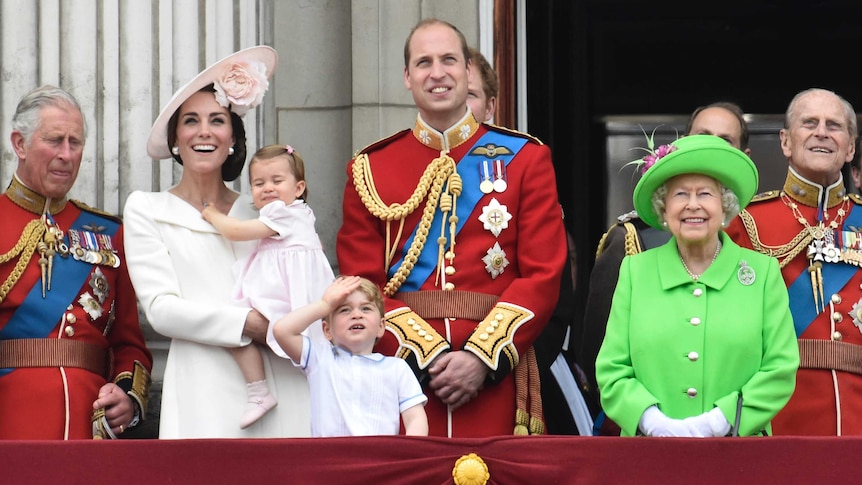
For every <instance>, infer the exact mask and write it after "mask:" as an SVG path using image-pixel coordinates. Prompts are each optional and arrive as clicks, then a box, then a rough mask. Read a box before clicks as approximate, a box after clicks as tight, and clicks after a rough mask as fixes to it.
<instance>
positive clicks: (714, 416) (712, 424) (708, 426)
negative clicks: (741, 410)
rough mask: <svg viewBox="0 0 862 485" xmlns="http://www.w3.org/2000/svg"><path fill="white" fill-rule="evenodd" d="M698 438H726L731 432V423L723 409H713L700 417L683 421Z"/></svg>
mask: <svg viewBox="0 0 862 485" xmlns="http://www.w3.org/2000/svg"><path fill="white" fill-rule="evenodd" d="M682 422H683V423H685V424H686V425H687V426H688V427H689V429H690V430H691V434H692V436H695V437H697V438H717V437H720V436H726V435H727V433H728V432H729V431H730V423H729V422H728V421H727V418H725V417H724V414H723V413H722V412H721V409H718V408H712V409H711V410H710V411H707V412H705V413H703V414H701V415H700V416H692V417H690V418H685V419H683V420H682Z"/></svg>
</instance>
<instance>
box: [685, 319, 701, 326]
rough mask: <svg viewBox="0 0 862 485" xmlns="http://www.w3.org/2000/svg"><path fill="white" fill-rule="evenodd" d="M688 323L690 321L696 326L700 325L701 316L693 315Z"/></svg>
mask: <svg viewBox="0 0 862 485" xmlns="http://www.w3.org/2000/svg"><path fill="white" fill-rule="evenodd" d="M688 323H690V324H692V325H694V326H698V325H700V318H697V317H691V320H689V321H688Z"/></svg>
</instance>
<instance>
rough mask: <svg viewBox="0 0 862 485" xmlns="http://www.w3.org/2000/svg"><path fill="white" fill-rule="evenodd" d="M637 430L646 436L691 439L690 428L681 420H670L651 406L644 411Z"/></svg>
mask: <svg viewBox="0 0 862 485" xmlns="http://www.w3.org/2000/svg"><path fill="white" fill-rule="evenodd" d="M638 428H640V430H641V431H643V433H644V434H645V435H647V436H670V437H687V438H690V437H693V436H694V435H693V434H692V430H691V427H689V426H688V425H687V424H685V423H684V422H683V420H681V419H671V418H669V417H667V416H665V414H664V413H663V412H661V411H660V410H659V408H658V407H657V406H656V405H655V404H653V405H652V406H650V407H648V408H647V409H646V411H644V413H643V415H642V416H641V419H640V422H639V423H638Z"/></svg>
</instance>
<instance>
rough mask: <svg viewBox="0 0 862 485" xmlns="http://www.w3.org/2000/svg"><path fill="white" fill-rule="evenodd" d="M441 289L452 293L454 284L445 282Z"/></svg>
mask: <svg viewBox="0 0 862 485" xmlns="http://www.w3.org/2000/svg"><path fill="white" fill-rule="evenodd" d="M443 289H444V290H446V291H452V290H454V289H455V283H452V282H451V281H447V282H446V284H445V285H443Z"/></svg>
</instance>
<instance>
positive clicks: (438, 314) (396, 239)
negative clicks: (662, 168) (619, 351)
mask: <svg viewBox="0 0 862 485" xmlns="http://www.w3.org/2000/svg"><path fill="white" fill-rule="evenodd" d="M471 70H472V64H471V63H470V61H469V54H468V48H467V45H466V41H465V40H464V36H463V35H462V34H461V33H460V32H459V31H458V30H457V28H455V27H454V26H452V25H451V24H448V23H446V22H443V21H440V20H437V19H427V20H424V21H422V22H420V23H419V24H417V26H416V27H414V29H413V31H412V32H411V34H410V36H409V37H408V39H407V42H406V45H405V71H404V82H405V86H406V87H407V88H408V89H410V90H411V91H412V93H413V99H414V101H415V102H416V105H417V107H418V109H419V116H418V118H417V121H416V124H415V126H414V127H413V129H412V130H405V131H402V132H400V133H397V134H395V135H393V136H391V137H389V138H387V139H385V140H382V141H380V142H378V143H375V144H373V145H371V146H370V147H368V148H366V149H365V150H362V151H361V152H360V153H359V154H358V155H357V156H356V158H354V160H352V162H351V163H350V165H349V167H348V178H349V180H348V183H347V186H346V189H345V193H344V202H343V204H344V205H343V209H344V214H343V218H344V219H343V224H342V226H341V229H340V230H339V233H338V240H337V254H338V262H339V267H340V272H341V273H342V274H351V275H360V276H364V277H367V278H369V279H371V280H372V281H375V282H377V283H378V284H379V285H380V286H381V288H383V290H384V294H385V296H386V297H387V298H386V315H385V317H384V320H385V322H386V326H387V330H388V332H387V334H386V335H385V336H384V337H383V339H382V340H381V341H380V343H379V345H378V350H379V351H381V352H383V353H385V354H389V355H398V356H400V357H403V358H405V359H406V360H407V361H408V362H409V363H410V364H411V366H412V367H413V368H414V371H416V372H417V375H418V376H419V377H420V380H421V381H423V386H424V389H425V391H426V393H428V397H429V401H428V404H427V405H426V411H427V413H428V421H429V428H430V432H429V434H430V435H432V436H452V437H477V436H492V435H503V434H512V433H513V432H515V433H524V434H526V433H529V432H532V433H541V432H542V424H541V410H540V408H539V404H540V399H539V398H538V389H537V380H538V376H537V374H536V371H535V369H536V367H535V359H534V358H533V357H532V353H531V352H530V351H529V349H530V347H531V344H532V343H533V341H534V340H535V338H536V337H537V336H538V335H539V333H540V332H541V331H542V329H543V328H544V326H545V324H546V323H547V321H548V319H549V317H550V315H551V313H552V312H553V310H554V306H555V305H556V300H557V296H558V294H559V284H560V278H561V270H562V268H563V267H564V265H565V261H566V256H567V255H566V251H567V250H566V240H565V233H564V228H563V221H562V211H561V209H560V206H559V204H558V202H557V192H556V189H555V187H556V181H555V177H554V170H553V165H552V163H551V154H550V150H549V149H548V148H547V147H546V146H545V145H543V144H542V143H541V142H539V141H538V140H536V139H534V138H532V137H530V136H528V135H525V134H522V133H517V132H512V131H509V130H505V129H502V128H498V127H493V126H490V125H487V124H484V125H483V124H480V123H478V122H477V121H476V119H475V118H474V117H473V115H472V114H471V113H470V111H469V110H468V109H467V105H466V97H467V84H468V82H469V76H470V75H471ZM531 370H532V371H534V372H530V371H531ZM516 376H517V379H516ZM516 380H517V381H518V382H517V385H518V386H519V388H520V389H521V390H522V391H523V392H522V393H520V394H518V395H516ZM530 388H531V389H532V390H533V391H534V392H532V393H531V392H528V389H530ZM516 401H517V402H516ZM516 410H517V412H516ZM516 424H517V427H516Z"/></svg>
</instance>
